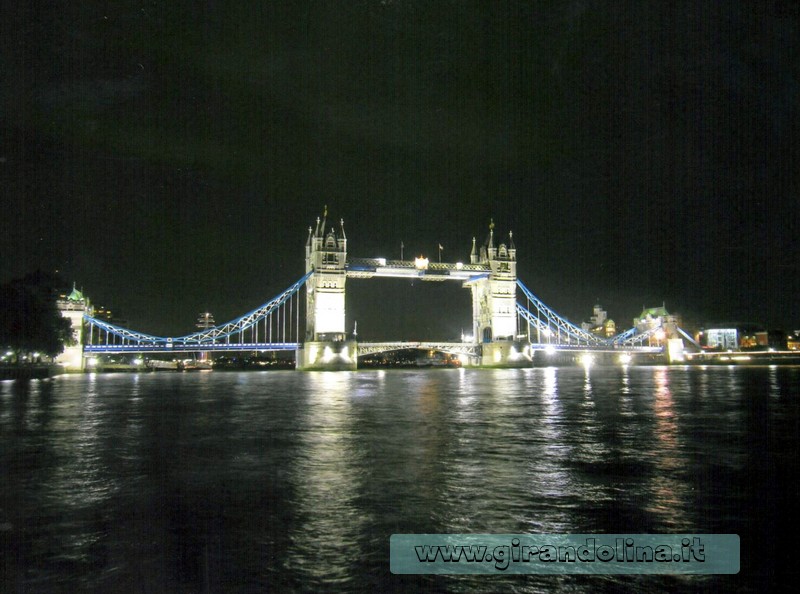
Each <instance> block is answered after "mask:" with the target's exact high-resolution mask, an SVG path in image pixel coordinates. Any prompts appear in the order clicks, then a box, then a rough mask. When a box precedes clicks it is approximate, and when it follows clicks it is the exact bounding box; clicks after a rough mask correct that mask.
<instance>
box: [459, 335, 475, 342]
mask: <svg viewBox="0 0 800 594" xmlns="http://www.w3.org/2000/svg"><path fill="white" fill-rule="evenodd" d="M461 342H470V343H471V342H475V337H474V336H473V335H472V334H462V335H461Z"/></svg>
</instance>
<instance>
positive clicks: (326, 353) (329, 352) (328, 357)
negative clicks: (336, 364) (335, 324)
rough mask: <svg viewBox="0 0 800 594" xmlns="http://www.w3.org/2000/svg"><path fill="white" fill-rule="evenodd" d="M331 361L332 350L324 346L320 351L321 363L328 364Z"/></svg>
mask: <svg viewBox="0 0 800 594" xmlns="http://www.w3.org/2000/svg"><path fill="white" fill-rule="evenodd" d="M332 360H333V349H332V348H331V347H329V346H326V347H325V350H324V351H322V362H323V363H330V362H331V361H332Z"/></svg>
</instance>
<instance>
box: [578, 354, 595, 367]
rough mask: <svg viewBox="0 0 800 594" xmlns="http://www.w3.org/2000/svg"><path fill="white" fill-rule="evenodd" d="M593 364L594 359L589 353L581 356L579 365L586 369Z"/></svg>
mask: <svg viewBox="0 0 800 594" xmlns="http://www.w3.org/2000/svg"><path fill="white" fill-rule="evenodd" d="M593 363H594V357H592V356H591V355H590V354H589V353H586V354H585V355H582V356H581V365H583V366H584V367H586V368H587V369H588V368H589V367H591V366H592V364H593Z"/></svg>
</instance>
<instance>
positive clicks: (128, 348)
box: [83, 341, 662, 357]
mask: <svg viewBox="0 0 800 594" xmlns="http://www.w3.org/2000/svg"><path fill="white" fill-rule="evenodd" d="M299 346H300V345H299V344H298V343H296V342H236V343H234V342H231V343H205V344H203V343H188V344H184V343H177V342H175V343H167V344H163V343H162V344H87V345H84V346H83V352H84V354H85V355H104V354H105V355H110V354H122V353H131V354H134V353H203V352H205V353H213V352H231V351H262V352H264V351H296V350H297V349H298V347H299ZM480 346H481V345H480V344H477V343H469V342H445V341H410V342H409V341H395V342H359V343H358V356H359V357H362V356H364V355H374V354H376V353H384V352H388V351H398V350H409V349H420V350H427V351H431V350H433V351H439V352H443V353H451V354H454V355H467V356H470V357H478V356H480ZM521 348H522V349H523V352H522V353H521V354H523V356H529V355H530V353H532V352H533V351H559V352H586V351H590V352H593V353H623V352H628V353H659V352H661V351H662V349H661V348H660V347H645V346H618V347H609V346H602V345H578V344H574V345H563V344H562V345H557V344H544V343H542V344H539V343H532V344H528V343H523V344H522V345H521ZM526 352H527V353H526Z"/></svg>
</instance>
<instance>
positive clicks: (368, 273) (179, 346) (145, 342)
mask: <svg viewBox="0 0 800 594" xmlns="http://www.w3.org/2000/svg"><path fill="white" fill-rule="evenodd" d="M349 278H359V279H380V278H406V279H412V280H420V281H430V282H445V281H456V282H459V283H461V286H462V287H464V288H466V289H468V290H469V291H470V294H471V301H472V333H471V334H470V335H469V336H467V337H464V340H462V341H461V342H446V341H436V340H430V341H424V342H381V343H367V342H359V341H358V340H357V335H356V333H355V329H353V331H352V332H348V331H347V330H346V329H345V311H346V310H345V287H346V281H347V279H349ZM83 322H84V324H83V328H82V333H81V334H82V341H81V342H82V343H83V344H82V356H83V357H84V358H86V357H95V356H98V355H110V354H120V353H143V354H154V355H155V354H159V355H163V354H169V353H202V352H231V351H239V352H266V351H294V352H295V353H296V355H295V360H296V367H297V368H298V369H355V368H356V367H357V360H358V358H359V357H361V356H365V355H371V354H375V353H379V352H385V351H394V350H400V349H426V350H435V351H440V352H445V353H450V354H453V355H456V356H458V357H459V358H460V359H461V361H462V362H463V363H464V364H465V365H482V366H520V365H530V364H531V362H533V361H534V360H535V359H537V357H544V356H550V355H553V354H560V356H561V357H562V360H563V358H564V357H565V356H568V355H574V356H578V355H580V354H587V353H597V354H603V353H605V354H611V355H620V356H626V357H630V356H631V355H637V354H648V355H652V354H658V353H662V352H664V351H665V347H667V346H669V350H670V352H671V354H673V355H676V356H677V355H682V353H683V339H687V340H689V341H691V342H694V341H692V339H691V337H690V336H688V334H686V333H685V332H683V331H682V330H681V329H680V328H677V327H668V326H667V325H665V324H663V323H662V322H661V320H660V319H657V320H648V323H646V324H644V325H642V326H638V327H636V328H630V329H628V330H626V331H624V332H622V333H620V334H618V335H616V336H613V337H611V338H605V337H600V336H597V335H596V334H593V333H591V332H587V331H586V330H584V329H582V328H581V327H579V326H577V325H575V324H573V323H572V322H570V321H569V320H567V319H566V318H564V317H563V316H561V315H559V314H558V313H556V312H555V311H554V310H553V309H551V308H550V307H548V306H547V305H546V304H545V303H543V302H542V301H541V300H540V299H539V298H538V297H536V295H534V294H533V293H532V292H531V291H530V289H528V287H526V286H525V285H524V284H523V283H522V281H521V280H519V279H518V278H517V250H516V247H515V246H514V241H513V234H512V233H510V232H509V233H508V235H507V238H503V239H498V238H497V237H496V236H495V232H494V224H491V225H490V227H489V233H488V236H487V238H486V241H485V242H484V243H483V245H481V246H480V247H478V245H477V244H476V241H475V239H474V238H473V240H472V250H471V253H470V259H469V262H454V263H446V262H429V261H428V260H427V259H423V258H415V259H414V260H403V259H401V260H386V259H384V258H348V252H347V237H346V235H345V231H344V222H343V221H340V224H339V226H338V228H335V227H334V226H333V225H330V226H329V225H328V221H327V211H326V213H325V216H324V217H322V219H320V218H318V219H317V221H316V225H315V227H313V228H312V227H309V229H308V238H307V240H306V245H305V273H304V274H303V276H302V277H300V279H298V280H297V281H296V282H294V283H293V284H291V285H290V286H289V287H288V288H287V289H285V290H284V291H282V292H281V293H279V294H278V295H276V296H275V297H273V298H272V299H270V300H269V301H267V302H266V303H264V304H263V305H261V306H260V307H258V308H256V309H254V310H252V311H250V312H248V313H246V314H244V315H242V316H240V317H238V318H236V319H235V320H232V321H230V322H228V323H226V324H222V325H218V326H214V327H211V328H207V329H203V330H200V331H198V332H194V333H191V334H186V335H183V336H174V337H165V336H155V335H151V334H146V333H143V332H137V331H135V330H131V329H128V328H123V327H120V326H117V325H114V324H111V323H109V322H107V321H103V320H100V319H97V318H94V317H92V316H91V315H89V312H87V314H86V315H84V317H83ZM672 351H674V352H672Z"/></svg>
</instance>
